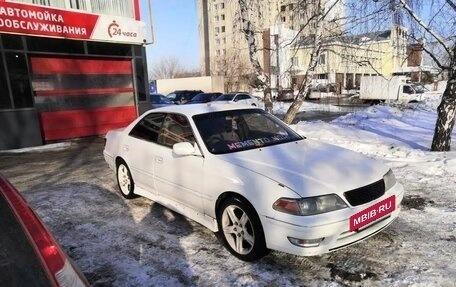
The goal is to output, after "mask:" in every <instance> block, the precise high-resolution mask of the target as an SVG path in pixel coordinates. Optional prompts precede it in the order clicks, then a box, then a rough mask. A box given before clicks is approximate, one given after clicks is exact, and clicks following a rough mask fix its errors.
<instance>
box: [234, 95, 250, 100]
mask: <svg viewBox="0 0 456 287" xmlns="http://www.w3.org/2000/svg"><path fill="white" fill-rule="evenodd" d="M248 99H250V97H249V96H248V95H238V96H237V100H238V101H240V100H248Z"/></svg>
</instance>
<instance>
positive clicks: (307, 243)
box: [288, 237, 325, 247]
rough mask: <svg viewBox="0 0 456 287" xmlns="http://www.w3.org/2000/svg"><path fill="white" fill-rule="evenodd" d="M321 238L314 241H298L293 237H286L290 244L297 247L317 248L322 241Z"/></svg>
mask: <svg viewBox="0 0 456 287" xmlns="http://www.w3.org/2000/svg"><path fill="white" fill-rule="evenodd" d="M323 239H325V238H324V237H323V238H316V239H298V238H293V237H288V240H289V241H290V242H291V244H293V245H296V246H299V247H317V246H318V245H320V242H322V241H323Z"/></svg>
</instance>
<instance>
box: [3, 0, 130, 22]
mask: <svg viewBox="0 0 456 287" xmlns="http://www.w3.org/2000/svg"><path fill="white" fill-rule="evenodd" d="M133 1H134V0H129V1H128V0H14V1H10V2H21V3H27V4H36V5H43V6H49V7H54V8H60V9H68V10H69V9H74V10H82V11H87V12H91V13H95V14H104V15H112V16H121V17H128V18H135V13H134V7H133Z"/></svg>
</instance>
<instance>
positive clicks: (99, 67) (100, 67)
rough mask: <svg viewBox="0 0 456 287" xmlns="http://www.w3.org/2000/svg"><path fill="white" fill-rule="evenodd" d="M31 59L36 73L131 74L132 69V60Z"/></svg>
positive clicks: (33, 70) (33, 71)
mask: <svg viewBox="0 0 456 287" xmlns="http://www.w3.org/2000/svg"><path fill="white" fill-rule="evenodd" d="M30 61H31V64H32V73H33V74H35V75H53V74H73V75H81V74H84V75H131V71H132V66H131V62H130V60H106V59H103V60H89V59H68V58H38V57H33V58H31V59H30Z"/></svg>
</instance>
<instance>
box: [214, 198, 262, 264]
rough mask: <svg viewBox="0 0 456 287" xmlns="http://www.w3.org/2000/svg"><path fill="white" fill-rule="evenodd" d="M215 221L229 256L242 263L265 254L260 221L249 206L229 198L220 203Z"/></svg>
mask: <svg viewBox="0 0 456 287" xmlns="http://www.w3.org/2000/svg"><path fill="white" fill-rule="evenodd" d="M217 219H218V227H219V230H220V234H221V237H222V240H223V243H224V245H225V246H226V248H227V249H228V251H230V252H231V254H233V255H234V256H236V257H237V258H239V259H241V260H244V261H253V260H257V259H260V258H261V257H263V256H264V255H266V254H267V248H266V242H265V239H264V233H263V228H262V226H261V222H260V219H259V217H258V215H257V213H256V212H255V210H254V209H253V207H251V205H250V204H248V203H246V202H245V201H244V200H242V199H240V198H229V199H227V200H225V201H224V202H222V204H221V206H220V209H219V213H218V217H217Z"/></svg>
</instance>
